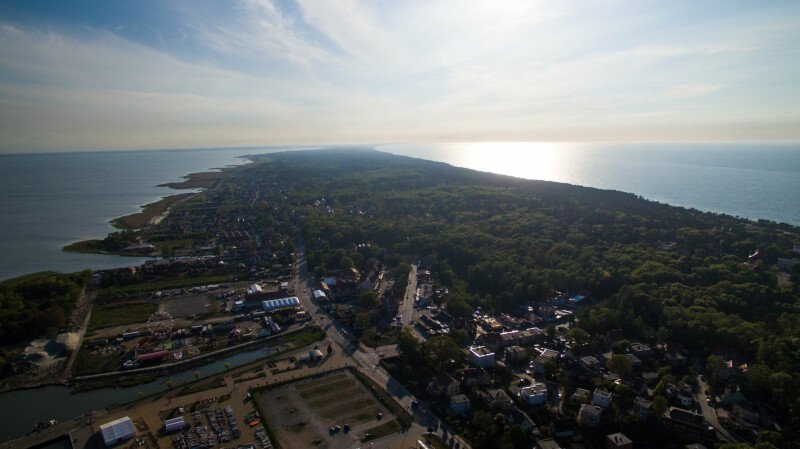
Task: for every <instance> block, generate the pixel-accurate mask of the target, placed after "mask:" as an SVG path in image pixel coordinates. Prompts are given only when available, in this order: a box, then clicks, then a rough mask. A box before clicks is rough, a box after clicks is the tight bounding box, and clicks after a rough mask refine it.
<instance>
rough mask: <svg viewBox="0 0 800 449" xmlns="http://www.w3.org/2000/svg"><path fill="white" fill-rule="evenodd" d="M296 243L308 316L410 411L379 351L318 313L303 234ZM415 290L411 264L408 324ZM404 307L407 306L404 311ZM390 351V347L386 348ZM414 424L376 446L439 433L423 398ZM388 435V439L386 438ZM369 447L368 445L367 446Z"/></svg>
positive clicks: (410, 442) (299, 290) (297, 282)
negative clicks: (361, 343)
mask: <svg viewBox="0 0 800 449" xmlns="http://www.w3.org/2000/svg"><path fill="white" fill-rule="evenodd" d="M297 241H298V244H297V246H296V248H295V259H296V260H295V276H294V279H293V281H292V282H293V284H294V286H295V292H296V295H297V297H298V298H299V299H300V303H301V305H302V306H303V308H304V309H305V310H306V311H307V312H308V313H309V314H310V315H311V317H312V320H313V321H314V322H315V323H317V324H319V325H320V326H321V327H322V328H323V329H324V330H325V333H326V335H327V337H328V341H332V342H335V343H336V344H337V345H339V346H341V347H342V348H343V349H344V352H345V353H346V354H347V355H349V356H350V357H352V359H353V360H354V361H355V362H356V363H357V364H358V365H359V366H360V367H361V368H362V372H364V374H366V375H368V376H369V377H370V378H371V379H372V380H373V381H374V382H375V383H377V384H378V385H381V386H382V387H384V388H385V389H386V391H387V392H389V394H390V395H391V396H392V397H393V398H394V399H395V400H396V401H397V402H398V403H400V404H401V405H402V406H403V407H404V408H405V409H406V410H409V411H412V408H411V403H412V402H413V401H414V400H415V399H416V398H415V397H414V396H413V395H412V394H411V393H410V392H409V391H408V390H406V388H405V387H404V386H403V385H402V384H401V383H400V382H398V381H397V380H396V379H394V378H393V377H392V376H391V375H389V373H387V372H386V370H385V369H383V367H381V365H380V359H381V357H380V351H378V352H376V350H374V349H372V348H368V347H366V346H363V345H357V344H355V343H353V341H352V340H350V337H349V335H347V334H346V333H343V332H342V330H343V329H341V328H340V327H339V326H338V325H337V324H336V323H332V322H331V321H330V319H328V318H327V317H326V315H324V314H321V313H320V306H319V304H315V303H314V302H313V301H312V297H313V295H312V292H313V289H314V288H315V287H316V286H315V285H314V284H315V280H314V276H313V274H310V273H309V271H308V264H307V261H306V258H305V245H304V242H303V240H302V237H301V236H299V235H298V240H297ZM416 289H417V266H416V265H412V266H411V272H410V273H409V280H408V287H407V288H406V294H405V297H404V299H403V304H402V305H401V310H403V311H402V312H400V313H401V314H402V315H403V323H404V324H408V323H409V322H410V321H411V318H412V316H413V310H414V309H413V305H414V297H415V295H416ZM405 307H408V310H409V311H407V312H406V309H405ZM386 350H387V351H391V349H388V348H387V349H386ZM413 415H414V424H413V426H412V428H411V429H409V430H408V432H403V433H400V434H397V435H395V436H393V437H384V438H381V439H380V440H378V441H376V442H375V446H374V447H375V448H383V447H391V448H397V449H400V448H402V449H407V448H408V447H415V446H416V441H417V439H419V437H420V436H421V435H422V434H424V433H425V432H427V428H428V427H432V428H434V429H436V430H438V431H440V432H441V430H442V429H443V426H444V423H443V422H441V421H440V420H439V418H438V417H437V416H436V415H435V414H434V413H433V412H431V411H430V408H429V407H428V404H427V403H426V402H425V401H419V406H418V407H417V409H416V410H413ZM386 438H388V440H386ZM456 441H458V442H459V443H460V444H461V447H462V448H467V449H468V448H469V446H468V445H467V444H466V442H465V441H464V440H463V439H461V438H459V437H456ZM367 447H368V446H367Z"/></svg>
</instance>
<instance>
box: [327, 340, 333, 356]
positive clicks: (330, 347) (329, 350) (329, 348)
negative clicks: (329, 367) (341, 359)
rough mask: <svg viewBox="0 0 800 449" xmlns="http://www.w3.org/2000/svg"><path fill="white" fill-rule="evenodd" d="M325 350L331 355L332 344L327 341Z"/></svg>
mask: <svg viewBox="0 0 800 449" xmlns="http://www.w3.org/2000/svg"><path fill="white" fill-rule="evenodd" d="M327 352H328V355H331V354H333V346H332V345H331V344H330V343H328V350H327Z"/></svg>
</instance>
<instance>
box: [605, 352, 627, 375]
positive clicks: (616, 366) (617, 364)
mask: <svg viewBox="0 0 800 449" xmlns="http://www.w3.org/2000/svg"><path fill="white" fill-rule="evenodd" d="M606 368H608V370H609V371H611V372H612V373H617V374H618V375H619V376H620V377H624V376H627V375H629V374H631V372H633V368H631V361H630V359H629V358H628V357H627V356H625V355H623V354H614V355H612V356H611V358H610V359H608V362H606Z"/></svg>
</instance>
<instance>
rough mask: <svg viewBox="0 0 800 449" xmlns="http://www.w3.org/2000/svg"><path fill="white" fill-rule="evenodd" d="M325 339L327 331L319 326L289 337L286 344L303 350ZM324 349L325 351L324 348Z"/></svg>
mask: <svg viewBox="0 0 800 449" xmlns="http://www.w3.org/2000/svg"><path fill="white" fill-rule="evenodd" d="M323 338H325V331H323V330H322V329H320V328H319V326H308V327H306V328H304V329H303V330H301V331H297V332H295V333H292V334H289V335H287V336H286V343H289V344H292V345H293V346H294V347H295V348H302V347H303V346H308V345H310V344H311V343H314V342H315V341H319V340H322V339H323ZM322 349H323V351H324V348H322Z"/></svg>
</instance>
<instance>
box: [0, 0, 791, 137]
mask: <svg viewBox="0 0 800 449" xmlns="http://www.w3.org/2000/svg"><path fill="white" fill-rule="evenodd" d="M298 4H299V9H298V11H297V12H292V11H286V10H282V9H280V8H278V7H276V5H275V3H273V2H272V1H270V0H249V1H246V2H243V3H242V4H241V5H240V6H238V7H236V8H234V9H233V13H232V14H231V17H211V16H208V14H207V13H206V14H205V15H204V13H203V12H202V11H201V10H196V9H193V8H190V7H184V8H183V9H181V8H180V7H179V8H177V12H176V14H177V15H178V17H176V18H175V22H176V23H179V24H180V28H181V31H182V34H181V33H174V34H175V35H178V36H179V37H178V38H176V39H178V40H179V41H180V43H181V45H175V46H170V43H169V42H166V43H163V45H161V44H160V45H158V46H152V45H151V46H148V45H147V44H145V43H141V42H134V41H131V40H128V39H125V38H123V37H121V35H120V34H117V33H118V32H119V31H107V30H92V29H89V30H81V31H80V33H77V32H74V31H73V32H70V31H64V29H63V28H59V29H58V30H57V29H56V28H53V29H47V28H39V29H36V28H28V27H24V26H17V25H14V24H11V23H0V135H2V137H0V151H2V150H4V151H11V150H22V149H27V148H31V149H48V148H82V149H86V148H109V147H127V148H131V147H165V146H182V147H186V146H195V145H197V146H218V145H245V144H269V143H282V142H287V143H291V142H339V141H348V142H353V141H361V142H364V141H388V140H424V139H443V140H447V139H454V140H464V139H466V138H475V139H501V140H502V139H506V138H513V139H539V138H544V139H567V140H580V139H583V138H586V139H591V138H598V136H599V137H602V138H607V137H608V136H613V135H615V134H616V135H618V136H619V138H623V139H627V138H629V137H630V136H632V135H637V134H638V135H639V137H638V139H642V138H647V137H648V136H655V135H662V134H663V133H658V132H654V131H653V130H655V129H658V128H659V126H661V128H662V129H664V130H674V129H676V127H680V126H688V124H694V123H701V122H702V123H708V124H709V129H722V128H724V126H723V125H724V123H733V122H736V123H737V124H741V123H746V122H747V121H748V120H750V121H752V122H753V123H761V124H762V125H759V127H760V128H759V129H764V126H763V123H764V121H765V120H768V119H773V120H775V121H776V123H777V122H781V123H784V125H781V126H780V127H777V128H776V129H781V130H784V131H781V132H782V133H784V134H785V130H786V129H789V128H790V126H786V125H785V124H786V123H791V122H792V121H795V122H796V121H797V120H798V119H797V114H796V113H795V114H794V115H792V111H793V107H794V105H796V102H793V101H792V98H794V99H796V100H798V101H800V94H798V91H797V89H796V79H797V78H792V77H791V73H798V72H800V70H799V69H798V64H797V62H786V61H788V59H785V58H784V59H783V60H780V59H779V58H777V57H775V56H772V57H774V58H776V60H780V61H782V62H781V63H782V64H784V65H787V66H788V67H789V68H790V70H789V72H788V75H786V76H787V78H786V80H784V81H783V83H784V85H790V86H791V85H794V86H795V90H794V91H791V90H790V91H789V92H788V94H787V93H780V94H778V93H776V92H775V91H774V90H770V87H769V85H764V86H763V87H759V89H760V90H759V91H748V90H747V89H742V86H754V85H758V86H762V85H759V84H756V83H757V82H758V79H759V77H763V76H767V75H765V73H768V72H769V71H768V67H772V66H771V65H770V64H773V66H774V64H776V63H775V62H774V61H773V60H771V59H768V60H765V61H762V60H760V59H759V58H761V57H762V55H761V54H762V49H763V48H769V49H770V50H769V52H770V55H778V56H780V55H781V53H780V52H781V51H782V50H781V49H785V48H786V47H785V45H784V46H781V44H780V43H781V42H784V43H785V42H788V41H790V40H791V39H788V38H787V35H794V34H797V30H796V29H794V28H791V27H782V28H780V29H779V30H778V31H772V30H771V29H770V28H769V27H768V26H766V27H765V26H762V28H761V29H762V30H763V32H762V33H761V34H759V33H756V32H755V31H753V29H754V28H757V27H756V26H755V25H753V26H751V27H750V28H748V32H747V33H746V34H745V35H746V36H747V37H746V38H744V37H741V36H739V34H737V32H736V31H735V30H733V29H730V30H729V29H727V28H726V29H715V30H714V32H713V33H712V34H710V35H709V36H705V37H703V36H695V37H694V38H693V39H689V38H687V37H686V36H684V35H678V34H672V33H670V32H669V30H667V31H665V32H657V33H647V32H644V31H643V28H642V27H643V25H642V24H643V23H649V21H652V20H654V19H653V18H652V16H657V14H656V13H653V12H649V13H648V14H649V15H648V16H647V17H646V18H642V17H639V16H637V15H636V14H634V13H631V14H627V15H626V14H621V13H620V11H619V9H620V8H621V9H623V10H624V9H625V4H624V3H623V4H622V5H621V6H620V5H617V4H611V5H610V6H609V4H607V3H605V4H602V5H600V6H597V5H593V4H588V5H587V4H580V5H571V4H557V5H553V4H542V3H539V2H529V1H513V0H504V1H502V2H484V1H457V0H443V1H430V2H427V1H426V2H423V1H419V2H386V3H368V2H366V3H365V2H357V1H355V0H346V1H337V2H325V1H309V0H300V1H299V3H298ZM615 8H616V9H617V10H614V9H615ZM609 9H611V10H612V11H610V12H609V11H607V10H609ZM730 25H731V24H730V23H728V22H726V26H727V27H730ZM157 31H158V30H157ZM773 32H774V33H778V34H777V35H775V36H772V35H771V34H770V33H773ZM792 33H794V34H792ZM184 45H188V46H190V47H191V48H193V49H195V51H194V52H191V53H184V52H183V49H185V48H186V47H184ZM792 70H793V71H794V72H792ZM798 75H800V73H798ZM769 76H775V75H771V74H769ZM792 79H794V81H791V80H792ZM787 83H788V84H787ZM659 121H661V123H659ZM717 125H719V126H717ZM799 125H800V124H799ZM737 126H740V125H737ZM754 126H755V125H754ZM741 129H742V127H741V126H740V127H739V130H741ZM798 129H800V126H798ZM692 132H694V133H695V134H698V135H699V134H703V135H706V134H704V133H699V132H698V131H697V129H694V128H693V131H692ZM612 138H613V137H612Z"/></svg>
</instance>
